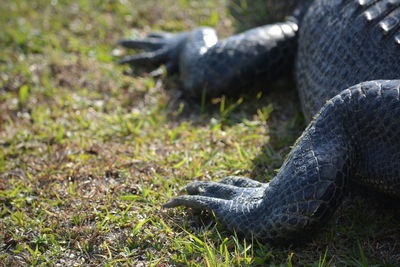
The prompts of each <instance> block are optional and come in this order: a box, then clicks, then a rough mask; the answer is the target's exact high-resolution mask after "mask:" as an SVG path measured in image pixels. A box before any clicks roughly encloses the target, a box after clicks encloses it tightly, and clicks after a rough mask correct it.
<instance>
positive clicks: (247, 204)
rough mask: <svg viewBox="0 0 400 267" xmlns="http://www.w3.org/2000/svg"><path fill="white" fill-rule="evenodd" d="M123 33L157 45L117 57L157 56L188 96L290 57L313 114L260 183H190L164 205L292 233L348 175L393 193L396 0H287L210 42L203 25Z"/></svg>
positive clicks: (337, 194)
mask: <svg viewBox="0 0 400 267" xmlns="http://www.w3.org/2000/svg"><path fill="white" fill-rule="evenodd" d="M289 2H290V1H289ZM289 2H288V3H289ZM152 38H153V39H152ZM128 41H130V42H131V43H132V44H133V46H135V47H137V44H138V43H139V42H140V41H142V42H143V41H145V42H148V43H150V41H152V42H153V44H157V47H156V49H157V50H154V49H150V50H153V51H151V52H148V54H141V55H137V56H134V57H131V58H127V59H124V60H123V62H128V63H132V64H135V63H150V64H152V63H155V64H160V63H167V64H168V65H169V66H173V67H174V68H170V69H175V70H178V71H179V72H180V75H181V79H182V82H183V85H184V88H185V90H186V91H187V92H190V93H192V94H197V95H199V94H201V93H202V92H204V91H205V92H206V93H207V94H209V95H215V94H220V93H228V92H233V91H237V90H240V89H242V88H243V87H246V85H247V84H248V83H250V82H252V81H253V80H261V79H264V80H271V79H276V78H278V77H279V76H280V75H281V74H282V73H283V72H284V70H286V71H287V70H289V69H291V66H294V68H293V69H294V71H295V75H296V80H297V85H298V90H299V94H300V100H301V103H302V107H303V112H304V115H305V116H306V118H307V119H308V120H311V119H312V117H313V116H314V119H313V120H311V122H310V124H309V126H308V127H307V129H306V130H305V131H304V133H303V134H302V136H301V137H300V138H299V139H298V141H297V142H296V144H295V145H294V148H293V150H292V151H291V153H290V155H289V157H288V159H287V160H286V161H285V162H284V164H283V166H282V167H281V169H280V171H279V172H278V174H277V175H276V177H275V178H274V179H273V180H272V181H271V182H270V183H266V184H263V183H258V182H255V181H252V180H249V179H247V178H243V177H228V178H226V179H223V180H222V181H220V182H218V183H213V182H194V183H192V184H190V185H188V186H187V192H188V194H189V195H185V196H179V197H177V198H175V199H173V200H172V201H170V202H169V203H167V204H166V205H165V206H166V207H176V206H187V207H192V208H197V209H208V210H212V211H214V212H215V214H216V216H217V217H218V218H220V220H221V221H222V222H223V223H224V224H226V225H227V226H228V228H230V229H232V230H235V231H237V232H240V233H243V234H245V235H248V236H250V235H255V236H257V237H261V238H265V239H270V240H275V241H278V240H279V241H281V240H283V241H292V240H299V238H301V237H303V236H307V235H309V234H310V233H311V232H313V231H314V230H315V229H316V226H318V225H320V224H321V223H323V222H325V221H326V220H327V219H328V218H329V217H330V216H331V215H332V214H333V212H334V211H335V209H336V207H337V206H338V205H339V204H340V202H341V199H342V197H343V194H344V192H345V191H346V189H348V186H347V184H348V181H349V180H350V179H353V180H354V181H356V182H357V183H360V184H365V185H367V186H370V187H371V188H374V189H376V190H378V191H381V192H383V193H386V194H389V195H392V196H396V197H399V196H400V188H399V186H400V169H399V168H398V166H399V164H400V141H399V138H398V136H399V134H400V116H399V115H400V100H399V88H400V80H397V79H399V78H400V0H315V1H299V8H298V9H297V10H296V11H295V12H294V14H293V16H292V17H291V18H289V19H288V20H287V21H286V22H283V23H278V24H274V25H266V26H263V27H259V28H256V29H253V30H250V31H247V32H245V33H242V34H239V35H237V36H233V37H231V38H228V39H226V40H222V41H219V42H218V41H217V37H216V34H215V32H214V31H212V30H211V29H204V28H203V29H197V30H194V31H191V32H186V33H182V34H178V35H171V36H168V37H165V36H163V37H157V40H156V39H154V37H151V36H149V38H148V39H146V40H126V41H125V42H128ZM146 47H147V48H149V46H146ZM155 59H156V60H155ZM347 88H349V89H347ZM321 107H322V108H321ZM318 110H320V112H319V113H318V114H317V112H318Z"/></svg>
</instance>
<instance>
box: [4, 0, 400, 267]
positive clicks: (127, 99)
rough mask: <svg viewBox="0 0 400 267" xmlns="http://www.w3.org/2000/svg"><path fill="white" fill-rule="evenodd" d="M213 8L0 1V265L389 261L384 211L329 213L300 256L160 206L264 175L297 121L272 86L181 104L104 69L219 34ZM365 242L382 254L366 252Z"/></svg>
mask: <svg viewBox="0 0 400 267" xmlns="http://www.w3.org/2000/svg"><path fill="white" fill-rule="evenodd" d="M226 4H227V3H226V1H222V0H221V1H220V0H213V1H211V0H210V1H170V0H162V1H136V0H132V1H123V0H120V1H111V0H110V1H83V0H80V1H73V2H72V1H61V0H58V1H57V0H52V1H27V0H15V1H6V2H4V3H2V4H1V5H0V14H1V16H0V25H1V26H2V27H1V28H2V30H1V32H0V46H1V49H0V262H1V263H4V264H5V265H14V266H17V265H23V264H31V265H39V264H49V265H54V264H56V263H59V264H61V265H65V266H72V265H83V264H92V265H98V264H101V265H124V264H129V265H138V266H141V265H142V266H147V265H149V266H165V265H168V264H171V265H182V266H186V265H188V266H251V265H280V264H284V265H289V266H298V265H304V264H308V265H312V266H333V265H335V264H336V265H340V264H342V265H354V266H370V265H371V264H372V263H374V262H378V263H393V262H394V259H397V258H396V257H393V255H396V254H395V253H396V250H397V247H396V246H395V245H394V244H395V243H396V242H395V241H393V240H390V238H389V237H388V236H392V234H391V233H390V231H389V232H384V231H382V229H385V228H387V229H395V225H396V223H395V222H394V221H393V219H392V218H391V217H390V214H389V215H388V216H386V217H385V216H382V215H380V217H381V218H383V219H382V220H380V221H379V222H377V221H374V220H373V217H374V212H375V213H377V211H374V212H372V213H371V212H370V213H369V214H367V215H365V213H362V212H361V211H362V210H363V209H364V211H365V209H366V208H365V206H363V204H360V205H359V206H357V205H358V203H352V205H353V206H356V208H355V209H356V210H358V211H359V213H360V214H364V215H360V214H359V213H357V214H356V215H352V213H353V211H354V207H353V209H351V208H350V210H348V209H344V211H341V213H340V216H339V219H337V222H336V221H334V222H332V223H331V224H330V226H328V227H327V228H326V229H324V233H323V235H321V236H318V237H317V238H316V239H315V240H314V241H312V242H310V243H308V244H307V245H305V246H304V247H300V248H293V247H274V246H272V245H270V244H268V243H263V242H260V241H257V240H243V239H241V238H238V237H236V236H235V235H234V234H232V233H229V232H227V231H226V229H225V228H224V227H223V226H221V225H219V224H218V223H217V224H215V223H213V222H214V220H213V218H212V215H208V216H203V215H200V216H199V215H193V214H192V213H190V212H187V211H185V210H184V209H175V210H168V211H165V210H163V209H162V208H161V205H162V204H163V203H165V202H166V201H167V200H168V199H170V198H172V197H174V196H176V195H177V194H178V193H179V190H180V189H181V188H182V187H183V186H184V185H185V184H187V183H188V182H190V181H193V180H195V179H199V180H218V179H221V178H223V177H225V176H227V175H245V176H249V177H252V178H255V179H258V180H260V181H267V180H268V179H271V178H272V177H273V176H274V173H275V171H276V169H278V168H279V167H280V165H281V163H282V161H283V160H284V157H285V156H286V154H287V152H288V151H289V149H290V145H292V144H293V142H294V140H295V139H296V137H297V136H298V135H299V134H300V132H301V130H302V129H303V127H304V122H303V120H302V116H301V115H300V110H299V108H298V104H296V103H297V102H296V97H295V95H296V93H295V92H294V91H287V90H284V88H282V86H279V85H277V86H265V88H256V90H255V93H254V94H249V95H242V96H238V97H236V98H235V97H225V96H222V97H220V98H214V99H203V100H201V99H195V100H193V99H186V98H181V97H178V96H179V90H178V88H179V84H177V83H176V82H174V78H166V77H163V76H161V77H151V76H150V75H148V74H146V73H143V72H140V71H137V70H135V73H134V74H133V75H126V73H131V70H130V69H129V68H127V67H121V66H117V65H116V64H115V63H114V61H115V59H114V58H113V56H112V55H113V54H115V52H116V51H115V49H116V48H117V47H116V46H115V43H116V41H117V40H118V39H119V38H121V37H123V36H129V35H136V36H142V35H143V34H145V33H146V32H150V31H152V30H165V31H181V30H188V29H191V28H193V27H196V26H198V25H207V26H212V27H217V29H218V30H219V31H220V32H221V33H222V35H228V34H229V33H230V32H233V31H234V30H235V29H233V27H232V25H235V23H233V22H232V18H231V17H230V15H229V13H228V11H227V10H228V9H227V8H226ZM257 16H258V15H257ZM274 88H275V89H274ZM261 91H263V92H264V91H272V93H268V94H265V93H261ZM350 206H351V205H350ZM359 207H361V208H359ZM349 218H350V219H351V220H350V219H349ZM349 221H350V222H349ZM368 229H369V230H368ZM379 238H380V239H379ZM378 239H379V240H383V241H379V242H383V243H379V244H381V245H382V247H383V248H385V249H386V248H388V247H390V246H389V245H393V246H392V248H394V249H393V250H392V251H389V252H386V250H383V249H381V250H379V249H378V250H375V246H374V245H376V244H377V243H376V242H377V241H376V240H378ZM163 264H164V265H163Z"/></svg>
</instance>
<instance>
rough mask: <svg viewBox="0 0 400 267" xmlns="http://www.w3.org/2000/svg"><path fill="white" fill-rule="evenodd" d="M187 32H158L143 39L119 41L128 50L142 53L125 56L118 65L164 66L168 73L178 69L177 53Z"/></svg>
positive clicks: (184, 40)
mask: <svg viewBox="0 0 400 267" xmlns="http://www.w3.org/2000/svg"><path fill="white" fill-rule="evenodd" d="M188 34H189V32H182V33H177V34H172V33H165V32H158V33H150V34H148V35H147V36H146V37H145V38H127V39H121V40H119V42H118V44H119V45H121V46H123V47H125V48H130V49H141V50H144V52H143V53H139V54H136V55H130V56H125V57H123V58H122V59H121V60H119V63H120V64H131V65H136V66H150V67H154V68H156V67H158V66H159V65H161V64H165V65H166V68H167V71H168V73H171V72H175V71H177V69H178V63H179V62H178V61H179V53H180V50H181V49H182V45H184V44H185V42H186V39H187V36H188Z"/></svg>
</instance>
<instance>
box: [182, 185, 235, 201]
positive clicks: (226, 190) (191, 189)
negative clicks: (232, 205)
mask: <svg viewBox="0 0 400 267" xmlns="http://www.w3.org/2000/svg"><path fill="white" fill-rule="evenodd" d="M185 190H186V191H187V193H188V194H189V195H200V196H207V197H213V198H219V199H226V200H229V199H232V198H234V197H235V196H237V195H239V194H241V192H242V189H240V188H237V187H235V186H231V185H227V184H221V183H214V182H193V183H190V184H188V185H187V186H186V187H185Z"/></svg>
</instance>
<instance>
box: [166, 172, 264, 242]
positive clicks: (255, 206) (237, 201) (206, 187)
mask: <svg viewBox="0 0 400 267" xmlns="http://www.w3.org/2000/svg"><path fill="white" fill-rule="evenodd" d="M267 187H268V184H263V183H259V182H257V181H254V180H251V179H248V178H243V177H233V176H231V177H227V178H225V179H223V180H221V181H220V182H193V183H190V184H189V185H187V186H186V187H185V190H186V192H187V193H188V194H189V195H183V196H178V197H176V198H174V199H172V200H171V201H169V202H168V203H166V204H165V205H164V207H166V208H173V207H177V206H185V207H189V208H193V209H197V210H210V211H213V212H214V213H215V215H216V216H217V218H218V219H219V220H221V222H222V223H224V224H226V225H227V226H228V228H230V229H234V230H237V231H238V232H243V233H245V234H247V233H248V229H251V225H250V224H249V221H250V222H251V221H252V220H251V217H253V216H257V213H258V210H259V206H260V203H261V201H262V199H263V195H264V191H265V189H266V188H267Z"/></svg>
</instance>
